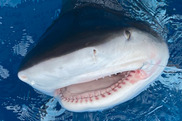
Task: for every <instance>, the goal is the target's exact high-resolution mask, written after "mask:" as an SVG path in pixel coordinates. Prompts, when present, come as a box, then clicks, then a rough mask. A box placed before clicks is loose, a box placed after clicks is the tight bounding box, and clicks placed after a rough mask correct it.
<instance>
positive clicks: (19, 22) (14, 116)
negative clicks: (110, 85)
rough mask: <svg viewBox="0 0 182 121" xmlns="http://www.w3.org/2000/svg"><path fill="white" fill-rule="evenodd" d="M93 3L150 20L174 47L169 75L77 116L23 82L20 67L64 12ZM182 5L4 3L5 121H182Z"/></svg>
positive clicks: (0, 45) (79, 0)
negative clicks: (119, 100) (128, 96)
mask: <svg viewBox="0 0 182 121" xmlns="http://www.w3.org/2000/svg"><path fill="white" fill-rule="evenodd" d="M88 4H95V5H99V6H102V7H103V9H105V8H107V9H114V10H116V11H120V12H122V13H123V14H124V15H125V16H127V17H130V18H132V19H136V20H140V21H144V22H146V23H149V24H150V26H151V27H152V28H153V29H154V30H155V31H157V32H158V33H159V34H160V35H161V36H163V37H164V38H165V40H166V42H167V43H168V46H169V51H170V59H169V63H168V66H167V67H166V69H165V71H164V72H163V73H162V74H161V76H159V77H158V78H157V79H156V82H155V83H154V84H152V85H151V86H150V87H149V88H148V89H146V90H145V91H143V92H142V93H141V94H140V95H138V96H137V97H135V98H134V99H132V100H130V101H128V102H126V103H123V104H120V105H118V106H115V107H113V108H111V109H108V110H104V111H99V112H86V113H73V112H69V111H67V110H65V109H63V108H62V107H61V106H60V105H59V104H58V102H57V101H56V100H55V99H54V98H52V97H49V96H47V95H44V94H42V93H40V92H38V91H36V90H35V89H33V88H32V87H30V86H29V85H27V84H25V83H23V82H21V81H20V80H19V79H18V78H17V71H18V67H19V65H20V63H21V61H22V60H23V58H24V57H25V55H26V54H27V52H28V51H30V50H31V49H32V48H33V47H34V46H35V45H36V44H37V43H38V41H39V38H40V37H41V35H42V34H43V33H44V32H45V31H46V29H47V28H48V27H49V26H50V25H51V24H52V23H53V22H54V20H56V19H57V18H58V16H59V14H60V13H61V12H64V11H67V10H70V9H73V8H76V7H81V6H84V5H88ZM181 6H182V1H181V0H166V1H165V0H150V1H149V0H109V1H108V0H75V1H74V0H72V1H71V0H70V1H68V0H67V1H66V0H63V1H61V0H0V55H1V56H0V121H1V120H2V121H18V120H25V121H37V120H42V121H47V120H55V121H59V120H66V121H78V120H79V121H111V120H112V121H121V120H123V121H125V120H129V121H182V70H181V69H182V50H181V48H182V11H181Z"/></svg>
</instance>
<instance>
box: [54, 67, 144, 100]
mask: <svg viewBox="0 0 182 121" xmlns="http://www.w3.org/2000/svg"><path fill="white" fill-rule="evenodd" d="M145 78H147V74H146V73H145V71H143V70H135V71H125V72H121V73H117V74H113V75H110V76H106V77H103V78H100V79H97V80H93V81H89V82H85V83H79V84H73V85H69V86H67V87H63V88H60V89H57V90H56V94H57V95H58V96H60V98H61V99H62V101H65V102H70V103H83V102H93V101H97V100H99V99H101V98H106V97H108V96H110V95H112V94H113V93H117V92H118V91H119V90H121V89H122V88H123V87H125V86H126V85H133V84H135V83H136V82H138V81H140V80H142V79H145Z"/></svg>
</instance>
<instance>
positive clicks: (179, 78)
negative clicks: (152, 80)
mask: <svg viewBox="0 0 182 121" xmlns="http://www.w3.org/2000/svg"><path fill="white" fill-rule="evenodd" d="M159 80H160V82H161V83H162V84H164V85H166V86H167V87H168V88H170V89H175V90H182V69H179V68H177V67H175V66H172V67H166V68H165V70H164V71H163V73H162V75H161V76H160V77H159Z"/></svg>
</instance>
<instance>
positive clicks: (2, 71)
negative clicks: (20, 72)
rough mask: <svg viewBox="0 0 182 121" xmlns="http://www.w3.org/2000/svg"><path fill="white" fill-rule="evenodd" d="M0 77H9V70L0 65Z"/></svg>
mask: <svg viewBox="0 0 182 121" xmlns="http://www.w3.org/2000/svg"><path fill="white" fill-rule="evenodd" d="M0 77H1V78H3V79H6V78H8V77H9V71H8V70H7V69H5V68H4V67H3V66H2V65H0Z"/></svg>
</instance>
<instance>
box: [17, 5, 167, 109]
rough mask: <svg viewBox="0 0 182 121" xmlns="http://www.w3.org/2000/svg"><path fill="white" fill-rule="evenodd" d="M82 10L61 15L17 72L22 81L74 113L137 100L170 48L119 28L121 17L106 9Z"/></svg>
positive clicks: (148, 34) (150, 35) (137, 30)
mask: <svg viewBox="0 0 182 121" xmlns="http://www.w3.org/2000/svg"><path fill="white" fill-rule="evenodd" d="M88 9H91V10H92V11H94V10H95V9H96V8H88ZM84 10H85V9H82V8H80V9H78V10H74V11H71V12H68V13H69V14H68V13H67V14H63V15H61V17H60V18H59V19H58V20H56V21H55V23H54V24H53V25H52V26H51V27H50V28H49V29H48V30H47V31H46V32H45V34H44V35H43V37H41V39H40V42H39V43H38V44H37V45H36V47H35V48H34V49H32V51H30V52H29V53H28V54H27V55H26V57H25V59H24V60H23V62H22V64H21V66H20V69H19V72H18V77H19V79H20V80H21V81H23V82H25V83H27V84H29V85H31V86H32V87H34V88H35V89H37V90H39V91H41V92H44V93H45V94H47V95H50V96H54V97H55V98H56V99H57V100H58V101H59V103H60V104H61V105H62V106H63V107H64V108H66V109H67V110H70V111H73V112H83V111H96V110H103V109H107V108H110V107H113V106H115V105H118V104H120V103H123V102H126V101H128V100H130V99H132V98H134V97H135V96H137V95H138V94H140V92H142V91H143V90H144V89H146V88H147V87H148V86H149V84H151V83H152V82H154V80H155V79H156V78H157V77H158V76H159V75H160V74H161V72H162V71H163V70H164V68H165V66H166V65H167V62H168V58H169V53H168V47H167V44H166V43H165V41H164V40H163V39H162V37H160V36H158V35H157V34H154V33H155V32H153V31H151V30H150V31H149V30H148V29H143V28H146V27H141V26H133V25H134V24H132V26H125V25H123V24H122V25H120V24H118V20H119V19H118V18H121V19H123V17H120V16H119V15H118V14H117V15H114V13H111V12H109V11H105V10H103V9H97V10H96V11H97V14H96V13H95V12H91V13H88V14H87V15H85V13H84V12H83V13H84V14H83V13H82V11H84ZM75 11H76V12H75ZM98 11H99V12H101V13H102V12H105V13H107V14H99V15H98V13H99V12H98ZM108 14H110V16H111V17H110V18H109V17H108ZM106 15H107V16H106ZM90 16H92V17H90ZM113 16H114V17H113ZM99 17H100V19H99ZM67 18H69V19H67ZM80 18H81V19H80ZM88 18H89V19H88ZM101 18H102V19H101ZM103 18H104V19H103ZM98 19H99V20H98ZM103 20H104V21H103ZM115 20H116V21H117V22H116V21H115ZM68 21H69V22H68ZM80 21H81V22H80ZM98 21H99V22H100V21H102V22H100V25H101V26H99V25H98V24H97V23H98ZM86 23H90V26H89V25H88V24H86ZM109 23H112V25H111V24H109ZM121 23H123V22H121ZM78 28H81V29H78ZM141 28H142V29H141ZM54 40H57V41H54ZM51 43H52V44H51Z"/></svg>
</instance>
